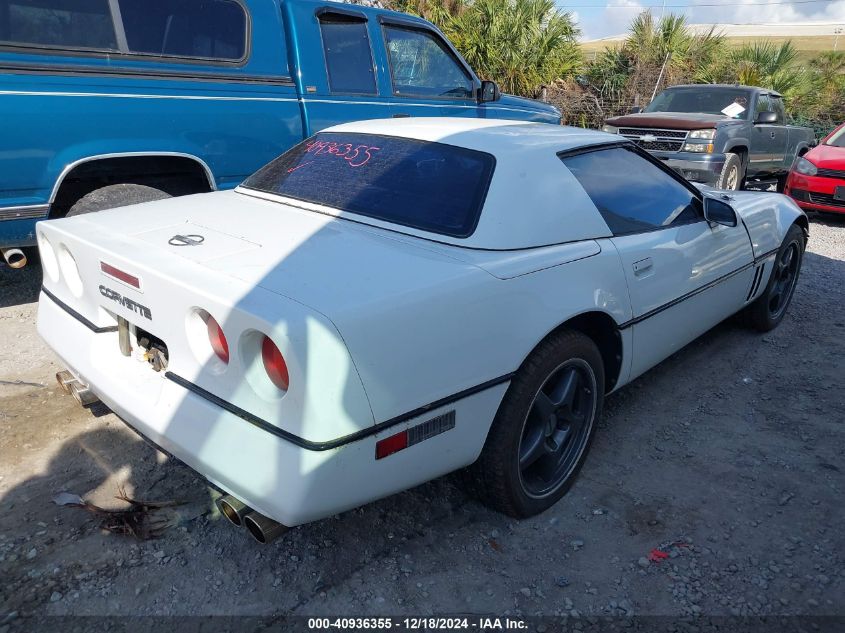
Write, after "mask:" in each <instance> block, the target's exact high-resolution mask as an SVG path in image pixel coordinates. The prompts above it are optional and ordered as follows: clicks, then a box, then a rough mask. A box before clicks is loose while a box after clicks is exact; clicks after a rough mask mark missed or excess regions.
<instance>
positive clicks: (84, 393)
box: [56, 370, 100, 407]
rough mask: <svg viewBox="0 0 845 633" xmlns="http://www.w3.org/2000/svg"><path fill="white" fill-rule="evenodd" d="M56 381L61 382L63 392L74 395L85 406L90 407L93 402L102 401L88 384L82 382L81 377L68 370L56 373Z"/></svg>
mask: <svg viewBox="0 0 845 633" xmlns="http://www.w3.org/2000/svg"><path fill="white" fill-rule="evenodd" d="M56 382H58V383H59V387H61V390H62V391H63V392H65V393H66V394H69V395H71V396H73V399H74V400H76V401H77V402H78V403H79V404H81V405H82V406H83V407H90V406H91V405H92V404H96V403H97V402H99V401H100V399H99V398H98V397H97V396H96V395H95V394H94V392H93V391H91V389H90V388H89V387H88V385H86V384H83V383H82V382H80V381H79V378H77V377H76V376H74V375H73V374H72V373H70V372H69V371H67V370H65V371H60V372H58V373H57V374H56Z"/></svg>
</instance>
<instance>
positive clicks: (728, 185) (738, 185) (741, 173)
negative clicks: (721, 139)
mask: <svg viewBox="0 0 845 633" xmlns="http://www.w3.org/2000/svg"><path fill="white" fill-rule="evenodd" d="M744 182H745V166H744V165H743V164H742V156H740V155H739V154H725V166H724V167H722V173H721V174H719V180H718V181H717V182H716V186H717V187H718V188H719V189H727V190H729V191H739V190H740V189H742V185H743V183H744Z"/></svg>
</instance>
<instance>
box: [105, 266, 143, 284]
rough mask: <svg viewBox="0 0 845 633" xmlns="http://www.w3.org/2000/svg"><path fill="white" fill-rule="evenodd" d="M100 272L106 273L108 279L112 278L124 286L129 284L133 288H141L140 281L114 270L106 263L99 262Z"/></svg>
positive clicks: (117, 269) (116, 269) (133, 276)
mask: <svg viewBox="0 0 845 633" xmlns="http://www.w3.org/2000/svg"><path fill="white" fill-rule="evenodd" d="M100 270H102V271H103V272H104V273H106V274H107V275H108V276H109V277H114V278H115V279H117V280H119V281H122V282H123V283H125V284H129V285H130V286H132V287H133V288H138V289H139V290H140V288H141V280H140V279H138V278H137V277H136V276H135V275H130V274H129V273H125V272H123V271H122V270H120V269H119V268H115V267H114V266H112V265H111V264H107V263H106V262H100Z"/></svg>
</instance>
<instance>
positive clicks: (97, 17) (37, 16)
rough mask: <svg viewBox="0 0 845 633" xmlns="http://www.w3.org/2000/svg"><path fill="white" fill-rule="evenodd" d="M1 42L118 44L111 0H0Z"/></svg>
mask: <svg viewBox="0 0 845 633" xmlns="http://www.w3.org/2000/svg"><path fill="white" fill-rule="evenodd" d="M0 43H3V44H13V45H19V46H49V47H58V48H83V49H97V50H114V49H116V48H117V42H116V38H115V32H114V24H113V23H112V17H111V13H110V11H109V3H108V0H0Z"/></svg>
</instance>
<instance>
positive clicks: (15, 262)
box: [0, 248, 26, 268]
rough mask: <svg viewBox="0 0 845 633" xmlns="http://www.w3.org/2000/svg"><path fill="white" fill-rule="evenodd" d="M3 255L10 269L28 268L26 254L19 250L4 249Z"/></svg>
mask: <svg viewBox="0 0 845 633" xmlns="http://www.w3.org/2000/svg"><path fill="white" fill-rule="evenodd" d="M0 252H2V253H3V259H5V260H6V263H7V264H8V265H9V267H10V268H23V267H24V266H26V254H25V253H24V252H23V251H22V250H21V249H19V248H3V249H0Z"/></svg>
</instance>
